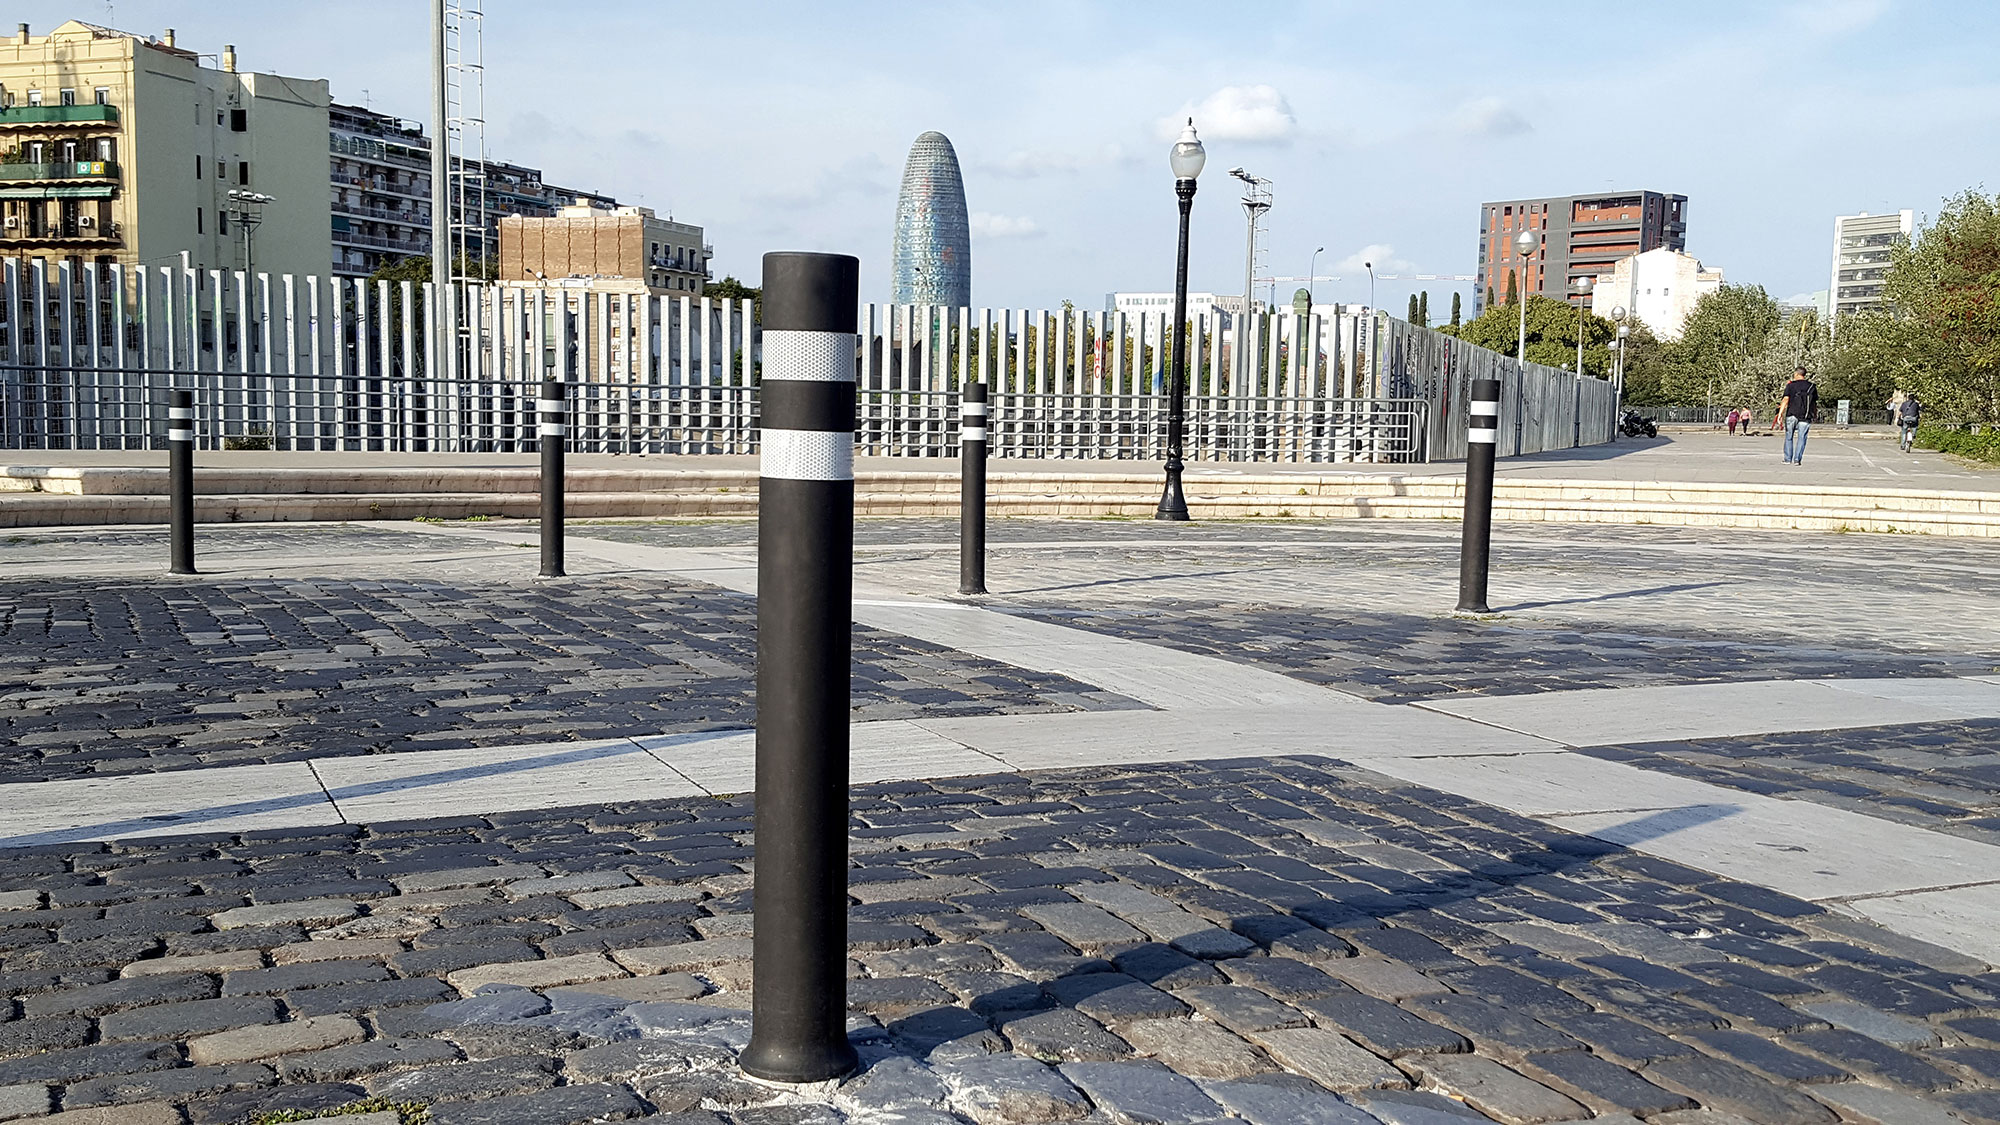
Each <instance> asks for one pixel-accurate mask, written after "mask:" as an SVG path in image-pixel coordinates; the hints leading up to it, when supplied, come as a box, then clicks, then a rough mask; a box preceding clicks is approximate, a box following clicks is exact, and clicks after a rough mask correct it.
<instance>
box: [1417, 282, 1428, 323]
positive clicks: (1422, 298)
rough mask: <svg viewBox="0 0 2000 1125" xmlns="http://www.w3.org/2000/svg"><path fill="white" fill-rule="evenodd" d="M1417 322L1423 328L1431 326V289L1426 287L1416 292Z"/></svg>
mask: <svg viewBox="0 0 2000 1125" xmlns="http://www.w3.org/2000/svg"><path fill="white" fill-rule="evenodd" d="M1417 323H1418V324H1421V325H1423V326H1424V327H1425V328H1429V327H1430V326H1431V291H1430V290H1428V289H1426V290H1424V291H1423V292H1422V293H1419V294H1417Z"/></svg>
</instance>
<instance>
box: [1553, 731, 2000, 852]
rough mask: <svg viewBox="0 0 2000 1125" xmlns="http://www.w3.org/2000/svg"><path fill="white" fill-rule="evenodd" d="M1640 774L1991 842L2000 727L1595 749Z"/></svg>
mask: <svg viewBox="0 0 2000 1125" xmlns="http://www.w3.org/2000/svg"><path fill="white" fill-rule="evenodd" d="M1579 752H1580V753H1584V754H1589V755H1591V756H1592V757H1597V758H1605V759H1608V760H1610V761H1615V762H1629V763H1631V764H1632V765H1635V766H1640V767H1643V768H1645V769H1650V770H1659V771H1661V772H1663V773H1671V774H1678V775H1679V776H1681V777H1688V778H1693V779H1694V780H1696V781H1706V782H1710V783H1712V784H1715V785H1726V786H1729V787H1730V788H1733V789H1743V790H1747V791H1749V792H1752V793H1763V794H1767V795H1770V796H1776V797H1791V798H1796V799H1798V800H1805V801H1813V802H1816V803H1818V804H1822V805H1832V806H1834V807H1836V808H1843V809H1851V810H1853V811H1855V812H1860V813H1866V814H1868V815H1869V816H1876V817H1881V818H1883V819H1885V820H1894V821H1899V822H1901V823H1904V824H1914V825H1917V826H1919V827H1922V828H1932V829H1936V830H1938V831H1940V832H1950V833H1952V834H1953V835H1957V836H1965V837H1968V838H1970V839H1975V840H1980V841H1982V842H1984V843H1988V844H2000V720H1992V719H1972V720H1966V721H1963V722H1949V723H1911V724H1909V725H1907V726H1898V727H1879V728H1875V729H1872V730H1867V731H1852V732H1847V733H1845V734H1843V735H1839V736H1829V735H1827V734H1825V733H1824V732H1805V733H1798V734H1772V735H1760V736H1755V737H1748V738H1715V739H1702V740H1699V741H1694V742H1660V743H1650V744H1646V745H1639V746H1600V747H1592V748H1589V749H1586V750H1582V751H1579Z"/></svg>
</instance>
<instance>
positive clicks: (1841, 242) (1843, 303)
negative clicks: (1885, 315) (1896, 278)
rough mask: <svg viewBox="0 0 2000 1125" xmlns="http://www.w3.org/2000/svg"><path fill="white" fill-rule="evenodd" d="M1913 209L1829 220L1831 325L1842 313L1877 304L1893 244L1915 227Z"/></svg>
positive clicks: (1837, 322) (1893, 252) (1880, 300)
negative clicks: (1831, 281) (1831, 229)
mask: <svg viewBox="0 0 2000 1125" xmlns="http://www.w3.org/2000/svg"><path fill="white" fill-rule="evenodd" d="M1916 219H1917V216H1916V212H1914V211H1890V212H1888V213H1887V214H1881V215H1871V214H1869V213H1868V212H1866V211H1863V212H1861V213H1860V214H1859V215H1840V216H1837V217H1836V218H1835V219H1834V220H1833V285H1832V288H1831V289H1830V290H1829V291H1828V294H1827V303H1828V308H1829V311H1830V313H1831V315H1832V320H1833V323H1834V324H1835V325H1838V324H1839V323H1840V317H1841V314H1843V313H1851V312H1859V311H1861V310H1863V309H1872V308H1879V307H1881V305H1882V279H1883V278H1885V277H1887V276H1888V275H1889V260H1890V258H1892V257H1893V256H1894V254H1895V250H1896V244H1897V243H1899V242H1904V241H1907V240H1908V239H1909V237H1910V232H1911V231H1913V230H1914V229H1916Z"/></svg>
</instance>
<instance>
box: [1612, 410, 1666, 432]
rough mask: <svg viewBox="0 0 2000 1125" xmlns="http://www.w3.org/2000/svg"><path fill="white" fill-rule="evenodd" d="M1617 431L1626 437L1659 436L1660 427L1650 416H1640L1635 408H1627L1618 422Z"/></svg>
mask: <svg viewBox="0 0 2000 1125" xmlns="http://www.w3.org/2000/svg"><path fill="white" fill-rule="evenodd" d="M1618 432H1619V433H1621V434H1624V435H1625V436H1626V437H1659V436H1660V428H1659V427H1658V426H1655V425H1654V424H1653V420H1652V419H1651V418H1645V417H1641V416H1640V414H1639V412H1638V411H1636V410H1627V411H1626V412H1625V417H1624V418H1622V419H1620V420H1619V422H1618Z"/></svg>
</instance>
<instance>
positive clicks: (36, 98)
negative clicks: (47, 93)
mask: <svg viewBox="0 0 2000 1125" xmlns="http://www.w3.org/2000/svg"><path fill="white" fill-rule="evenodd" d="M28 104H29V105H40V104H42V92H41V91H40V90H30V91H28Z"/></svg>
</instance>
